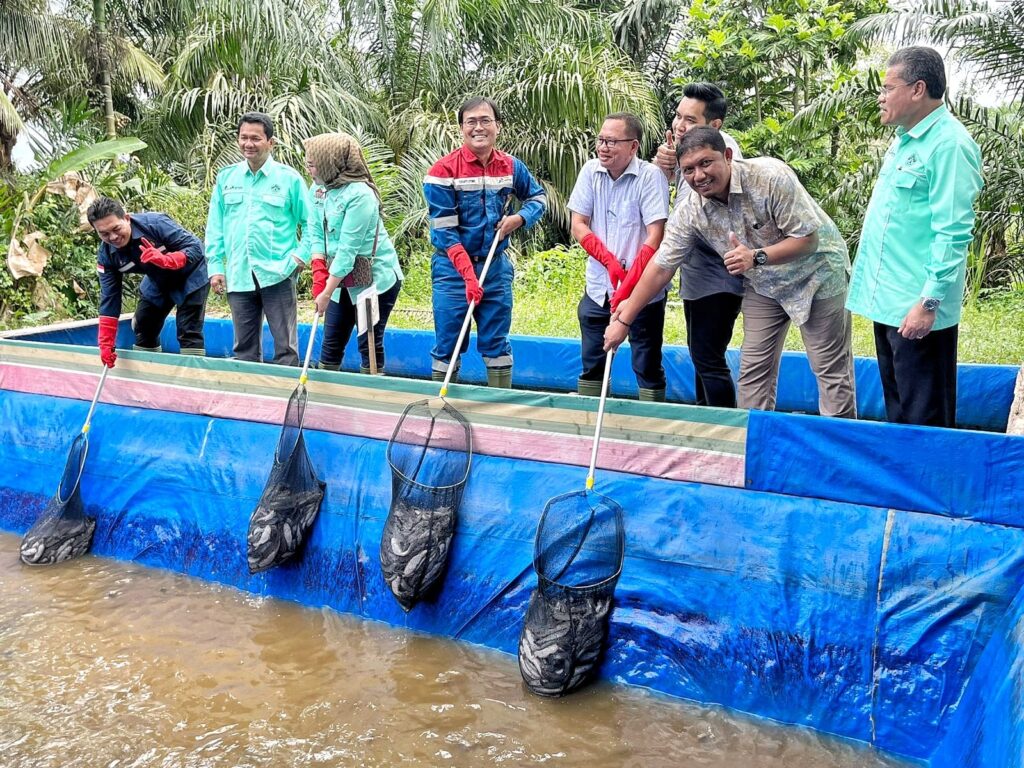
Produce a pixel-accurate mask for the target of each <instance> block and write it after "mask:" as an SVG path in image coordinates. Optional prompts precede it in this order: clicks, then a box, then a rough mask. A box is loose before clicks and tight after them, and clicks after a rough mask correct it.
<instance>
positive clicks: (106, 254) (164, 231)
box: [87, 197, 210, 368]
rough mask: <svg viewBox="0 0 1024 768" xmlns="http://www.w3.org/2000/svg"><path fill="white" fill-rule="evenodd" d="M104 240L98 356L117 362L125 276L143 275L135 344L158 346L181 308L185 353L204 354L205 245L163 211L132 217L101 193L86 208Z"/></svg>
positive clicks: (156, 348) (107, 362) (149, 349)
mask: <svg viewBox="0 0 1024 768" xmlns="http://www.w3.org/2000/svg"><path fill="white" fill-rule="evenodd" d="M87 217H88V219H89V223H90V224H92V227H93V229H95V230H96V234H97V235H99V237H100V240H102V241H103V244H102V245H100V248H99V252H98V253H97V254H96V269H97V271H98V272H99V276H100V318H99V348H100V359H101V360H102V361H103V364H104V365H105V366H107V367H108V368H113V367H114V362H115V361H116V360H117V354H116V353H115V352H114V345H115V341H116V339H117V318H118V316H119V315H120V314H121V291H122V283H123V279H124V275H126V274H142V275H144V277H143V278H142V283H141V285H140V286H139V303H138V305H137V306H136V308H135V317H134V318H133V319H132V328H133V330H134V331H135V349H140V350H144V351H147V352H159V351H160V332H161V331H162V330H163V327H164V321H165V320H166V319H167V315H169V314H170V312H171V309H174V308H177V318H176V320H177V331H178V343H179V344H180V345H181V353H182V354H183V355H204V354H206V349H205V347H204V342H203V321H204V319H205V316H206V296H207V294H208V293H209V288H210V284H209V278H208V277H207V275H206V255H205V254H204V253H203V244H202V243H201V242H200V241H199V238H197V237H196V236H195V235H193V234H192V233H191V232H189V231H188V230H187V229H185V228H183V227H182V226H181V225H180V224H178V223H177V222H175V221H174V220H173V219H171V218H170V217H169V216H168V215H167V214H164V213H135V214H132V215H131V216H129V215H128V214H127V213H125V210H124V208H123V207H122V206H121V204H120V203H119V202H117V201H116V200H111V199H110V198H109V197H101V198H99V199H98V200H96V202H94V203H93V204H92V205H91V206H89V210H88V212H87Z"/></svg>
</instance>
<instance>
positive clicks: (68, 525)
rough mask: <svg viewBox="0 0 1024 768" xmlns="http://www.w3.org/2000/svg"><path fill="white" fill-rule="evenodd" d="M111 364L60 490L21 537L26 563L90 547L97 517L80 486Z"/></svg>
mask: <svg viewBox="0 0 1024 768" xmlns="http://www.w3.org/2000/svg"><path fill="white" fill-rule="evenodd" d="M109 372H110V368H108V367H106V366H104V367H103V372H102V373H101V374H100V380H99V383H98V384H97V385H96V392H95V394H93V396H92V403H90V404H89V412H88V413H87V414H86V415H85V424H83V425H82V431H81V432H79V433H78V435H77V436H76V437H75V439H74V441H72V443H71V450H69V451H68V458H67V461H66V462H65V463H64V473H63V474H62V475H61V477H60V484H59V485H58V486H57V493H56V494H55V495H54V497H53V498H52V499H50V502H49V503H48V504H47V505H46V509H44V510H43V512H42V514H41V515H39V517H38V518H37V519H36V521H35V523H33V524H32V527H31V528H29V529H28V533H26V534H25V535H24V537H22V539H21V546H20V548H19V549H20V553H19V554H20V557H21V561H22V562H23V563H25V564H26V565H53V564H55V563H62V562H64V561H65V560H70V559H71V558H73V557H79V556H81V555H84V554H85V553H86V552H88V551H89V547H90V546H92V536H93V534H94V533H95V532H96V519H95V518H93V517H89V516H88V515H87V514H85V506H84V505H83V504H82V495H81V491H80V490H79V488H80V485H81V482H82V474H83V473H84V472H85V460H86V458H87V457H88V456H89V430H90V429H91V428H92V415H93V413H94V412H95V411H96V403H98V402H99V399H100V393H101V392H103V385H104V384H105V383H106V381H107V374H108V373H109Z"/></svg>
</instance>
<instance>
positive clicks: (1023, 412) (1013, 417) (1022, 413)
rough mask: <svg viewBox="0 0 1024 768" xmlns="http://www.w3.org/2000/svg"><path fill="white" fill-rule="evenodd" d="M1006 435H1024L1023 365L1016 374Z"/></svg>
mask: <svg viewBox="0 0 1024 768" xmlns="http://www.w3.org/2000/svg"><path fill="white" fill-rule="evenodd" d="M1006 434H1008V435H1024V365H1022V366H1021V367H1020V372H1019V373H1018V374H1017V386H1016V387H1015V388H1014V393H1013V405H1011V406H1010V420H1009V423H1008V424H1007V425H1006Z"/></svg>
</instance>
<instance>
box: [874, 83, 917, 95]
mask: <svg viewBox="0 0 1024 768" xmlns="http://www.w3.org/2000/svg"><path fill="white" fill-rule="evenodd" d="M919 82H921V81H920V80H915V81H914V82H912V83H899V84H897V85H883V86H882V87H881V88H879V89H878V95H879V96H888V95H889V94H890V93H892V92H893V91H895V90H896V89H897V88H905V87H906V86H908V85H909V86H915V85H917V84H918V83H919Z"/></svg>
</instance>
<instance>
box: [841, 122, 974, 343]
mask: <svg viewBox="0 0 1024 768" xmlns="http://www.w3.org/2000/svg"><path fill="white" fill-rule="evenodd" d="M981 168H982V165H981V150H979V149H978V145H977V144H976V143H975V142H974V139H972V138H971V136H970V134H969V133H968V132H967V130H966V129H965V128H964V127H963V126H962V125H961V124H960V122H959V121H958V120H957V119H956V118H955V117H953V116H952V115H951V114H950V113H949V111H948V110H947V109H946V107H945V106H939V107H936V108H935V110H934V111H932V112H931V113H930V114H929V115H928V116H926V117H925V118H924V119H923V120H921V122H919V123H918V124H917V125H915V126H914V127H913V128H911V129H910V130H905V129H903V128H898V129H897V130H896V138H895V139H894V140H893V142H892V144H891V145H890V146H889V149H888V151H886V153H885V160H884V162H883V163H882V169H881V171H880V172H879V174H878V181H877V182H876V183H875V189H874V191H873V192H872V193H871V202H870V203H869V204H868V210H867V213H866V214H865V216H864V227H863V229H862V231H861V237H860V247H859V248H858V249H857V259H856V261H854V263H853V274H852V276H851V278H850V291H849V295H848V298H847V300H846V307H847V309H849V310H850V311H851V312H856V313H857V314H858V315H864V316H865V317H868V318H870V319H871V320H874V321H875V322H876V323H881V324H883V325H888V326H893V327H899V326H900V325H901V324H902V322H903V319H904V317H906V315H907V312H909V311H910V310H911V308H912V307H913V306H914V305H915V304H917V303H919V302H920V301H921V299H925V298H934V299H938V300H939V301H940V304H939V309H938V310H937V312H936V316H935V325H934V326H933V329H934V330H936V331H938V330H942V329H943V328H949V327H952V326H954V325H956V324H957V323H959V322H960V306H961V304H962V302H963V294H964V280H965V276H966V273H967V268H966V265H967V248H968V246H969V245H970V243H971V237H972V236H971V230H972V229H973V227H974V201H975V199H977V197H978V193H979V192H980V191H981V187H982V183H983V182H982V177H981Z"/></svg>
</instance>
